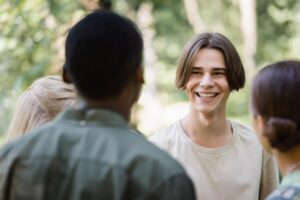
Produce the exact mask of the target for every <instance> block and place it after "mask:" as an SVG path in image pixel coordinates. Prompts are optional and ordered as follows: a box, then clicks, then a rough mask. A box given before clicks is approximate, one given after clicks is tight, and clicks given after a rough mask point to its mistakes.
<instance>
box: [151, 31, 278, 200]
mask: <svg viewBox="0 0 300 200" xmlns="http://www.w3.org/2000/svg"><path fill="white" fill-rule="evenodd" d="M244 84H245V72H244V67H243V64H242V62H241V59H240V56H239V54H238V52H237V51H236V49H235V47H234V46H233V44H232V43H231V42H230V41H229V40H228V39H227V38H226V37H225V36H223V35H221V34H219V33H201V34H199V35H197V36H195V37H194V38H193V39H192V40H190V42H188V44H187V45H186V47H185V48H184V50H183V53H182V55H181V57H180V59H179V64H178V67H177V75H176V86H177V88H178V89H180V90H185V92H186V94H187V96H188V98H189V101H190V108H189V112H188V114H187V115H186V116H184V117H183V118H182V119H179V120H178V121H176V122H175V123H173V124H171V125H170V126H169V127H167V128H165V129H163V130H161V131H159V132H158V133H156V134H154V135H153V136H151V137H150V140H151V141H152V142H154V143H155V144H157V145H158V146H159V147H161V148H162V149H165V150H166V151H168V152H169V153H170V154H171V155H172V156H174V158H176V159H178V160H179V161H180V162H181V163H182V165H183V166H184V167H185V169H186V170H187V172H188V174H189V175H190V177H191V178H192V180H193V182H194V185H195V189H196V192H197V199H199V200H202V199H205V200H216V199H222V200H233V199H237V200H240V199H243V200H258V199H264V198H265V197H266V196H267V195H268V194H269V193H270V192H271V191H272V190H273V189H274V188H275V187H276V186H277V185H278V171H277V167H276V164H275V162H274V159H273V158H272V157H271V156H270V155H268V154H266V153H265V152H264V151H263V148H262V146H261V144H260V143H259V141H258V140H257V138H256V136H255V134H254V132H253V130H252V129H250V128H249V127H247V126H245V125H243V124H241V123H238V122H236V121H232V120H229V119H227V117H226V103H227V100H228V97H229V95H230V93H231V92H232V91H234V90H236V91H238V90H239V89H241V88H243V86H244Z"/></svg>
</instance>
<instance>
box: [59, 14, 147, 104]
mask: <svg viewBox="0 0 300 200" xmlns="http://www.w3.org/2000/svg"><path fill="white" fill-rule="evenodd" d="M142 54H143V40H142V37H141V34H140V31H139V29H138V28H137V27H136V25H135V24H134V23H133V22H132V21H130V20H129V19H127V18H124V17H122V16H120V15H118V14H116V13H114V12H111V11H105V10H98V11H95V12H93V13H91V14H88V15H87V16H86V17H84V18H83V19H82V20H80V21H79V22H78V23H77V24H75V26H74V27H73V28H72V29H71V30H70V31H69V34H68V36H67V39H66V46H65V55H66V61H65V65H64V68H65V71H66V72H67V73H68V74H69V75H70V78H71V81H72V82H73V83H74V84H75V87H76V88H77V90H78V92H79V93H80V95H81V96H83V97H85V98H89V99H94V100H100V99H104V98H107V97H114V96H115V95H117V94H119V92H120V91H122V89H123V87H124V86H125V85H126V84H127V82H128V81H129V80H130V79H131V78H132V76H133V75H134V74H135V72H136V70H137V69H138V67H141V62H142Z"/></svg>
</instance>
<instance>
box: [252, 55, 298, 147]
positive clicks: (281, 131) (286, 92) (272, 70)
mask: <svg viewBox="0 0 300 200" xmlns="http://www.w3.org/2000/svg"><path fill="white" fill-rule="evenodd" d="M299 94H300V62H299V61H282V62H277V63H274V64H271V65H268V66H266V67H264V68H263V69H262V70H261V71H259V73H258V74H257V75H256V77H255V78H254V80H253V84H252V90H251V108H252V112H253V115H254V117H256V116H257V115H260V116H261V117H262V119H263V120H264V123H265V128H264V130H263V135H264V136H265V137H267V139H268V140H269V143H270V145H271V147H273V148H276V149H278V150H280V151H283V152H284V151H288V150H290V149H292V148H293V147H295V146H296V145H299V144H300V130H299V127H300V112H299V111H300V103H299Z"/></svg>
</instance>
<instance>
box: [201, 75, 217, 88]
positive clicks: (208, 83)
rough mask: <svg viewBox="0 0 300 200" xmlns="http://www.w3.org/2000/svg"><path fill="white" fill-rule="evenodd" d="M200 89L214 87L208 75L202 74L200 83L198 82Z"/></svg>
mask: <svg viewBox="0 0 300 200" xmlns="http://www.w3.org/2000/svg"><path fill="white" fill-rule="evenodd" d="M200 86H201V87H212V86H214V81H213V79H212V77H211V75H210V74H204V75H203V77H202V79H201V81H200Z"/></svg>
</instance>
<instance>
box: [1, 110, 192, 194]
mask: <svg viewBox="0 0 300 200" xmlns="http://www.w3.org/2000/svg"><path fill="white" fill-rule="evenodd" d="M4 199H5V200H8V199H9V200H17V199H22V200H27V199H28V200H42V199H50V200H52V199H53V200H68V199H70V200H71V199H72V200H79V199H82V200H89V199H103V200H106V199H107V200H117V199H128V200H131V199H149V200H150V199H151V200H156V199H158V200H159V199H170V200H177V199H178V200H179V199H184V200H190V199H195V194H194V188H193V184H192V182H191V180H190V179H189V178H188V176H187V175H186V173H185V171H184V169H183V168H182V167H181V166H180V165H179V164H178V162H177V161H175V160H174V159H172V158H171V157H170V156H169V155H167V154H166V153H165V152H163V151H162V150H159V149H158V148H157V147H155V146H154V145H152V144H151V143H149V142H148V141H146V140H145V138H144V137H143V136H142V135H140V134H138V133H137V132H136V131H134V130H133V129H131V128H130V127H129V126H128V124H127V122H126V121H125V120H124V119H123V118H122V117H121V116H120V115H119V114H117V113H114V112H111V111H108V110H101V109H76V110H71V109H69V110H66V111H64V112H63V113H61V114H60V115H59V116H58V117H57V118H56V119H55V120H54V121H52V122H50V123H48V124H46V125H44V126H42V127H41V128H38V129H35V130H33V131H32V132H31V133H29V134H25V135H24V136H23V137H21V138H19V139H17V140H15V141H13V142H12V143H10V144H7V145H5V146H3V147H2V149H1V150H0V200H4Z"/></svg>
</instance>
